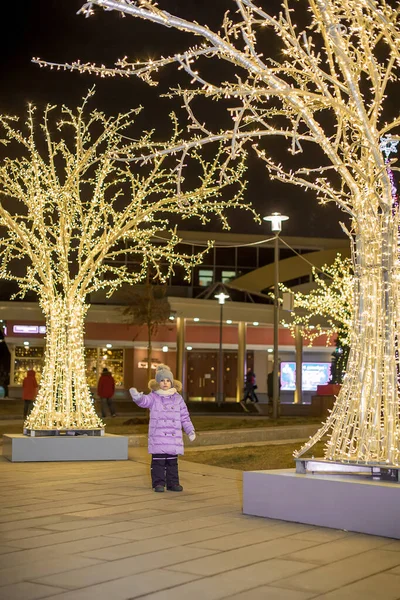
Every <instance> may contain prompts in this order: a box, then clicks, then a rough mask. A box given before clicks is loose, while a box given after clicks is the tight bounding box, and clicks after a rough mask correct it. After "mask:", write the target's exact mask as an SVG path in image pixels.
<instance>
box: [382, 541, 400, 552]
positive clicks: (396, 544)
mask: <svg viewBox="0 0 400 600" xmlns="http://www.w3.org/2000/svg"><path fill="white" fill-rule="evenodd" d="M381 550H391V551H392V552H400V540H394V541H392V542H389V544H385V545H384V546H381Z"/></svg>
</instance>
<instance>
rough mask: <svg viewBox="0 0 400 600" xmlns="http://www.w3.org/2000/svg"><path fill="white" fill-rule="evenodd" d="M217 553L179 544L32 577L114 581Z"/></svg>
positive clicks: (68, 584)
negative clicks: (164, 548) (54, 573)
mask: <svg viewBox="0 0 400 600" xmlns="http://www.w3.org/2000/svg"><path fill="white" fill-rule="evenodd" d="M213 553H214V552H213V550H202V549H200V548H188V547H184V546H177V547H176V548H168V549H166V550H158V551H156V552H149V553H147V554H142V555H139V556H130V557H128V558H123V559H121V560H114V561H111V562H108V563H101V564H97V565H94V566H89V567H86V568H77V569H74V570H69V571H68V572H64V573H59V574H56V575H50V576H47V577H40V578H38V579H36V578H35V579H32V581H35V583H42V584H46V585H54V586H58V587H62V588H66V589H77V588H83V587H88V586H91V585H96V584H98V583H103V582H106V581H112V580H114V579H119V578H120V577H125V576H128V575H134V574H136V573H144V572H146V571H153V570H154V569H160V568H162V567H167V566H170V565H174V564H179V563H180V562H182V561H183V560H191V559H195V558H199V557H202V556H208V555H210V554H213Z"/></svg>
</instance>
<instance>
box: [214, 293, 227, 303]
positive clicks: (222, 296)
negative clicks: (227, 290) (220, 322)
mask: <svg viewBox="0 0 400 600" xmlns="http://www.w3.org/2000/svg"><path fill="white" fill-rule="evenodd" d="M214 298H217V299H218V304H225V300H227V299H228V298H229V295H228V294H224V292H220V293H219V294H215V296H214Z"/></svg>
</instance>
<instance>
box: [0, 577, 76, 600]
mask: <svg viewBox="0 0 400 600" xmlns="http://www.w3.org/2000/svg"><path fill="white" fill-rule="evenodd" d="M63 591H64V590H63V589H61V588H56V587H49V586H47V585H39V584H37V583H29V582H28V581H24V582H21V583H14V584H12V585H7V586H5V587H1V588H0V598H1V600H36V599H39V598H48V597H49V596H53V597H54V594H57V593H60V592H63Z"/></svg>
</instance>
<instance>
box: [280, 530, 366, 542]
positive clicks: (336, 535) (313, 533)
mask: <svg viewBox="0 0 400 600" xmlns="http://www.w3.org/2000/svg"><path fill="white" fill-rule="evenodd" d="M354 535H355V534H354V533H351V532H348V531H341V530H340V529H324V528H322V527H321V528H319V529H318V530H316V529H313V530H311V529H310V530H309V531H301V532H300V533H296V534H294V535H292V536H291V537H292V538H293V539H294V540H309V541H310V542H321V543H324V542H330V541H334V540H339V539H343V538H351V537H353V536H354Z"/></svg>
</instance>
